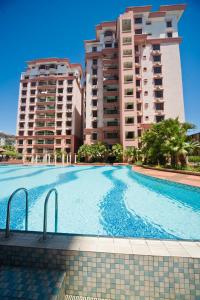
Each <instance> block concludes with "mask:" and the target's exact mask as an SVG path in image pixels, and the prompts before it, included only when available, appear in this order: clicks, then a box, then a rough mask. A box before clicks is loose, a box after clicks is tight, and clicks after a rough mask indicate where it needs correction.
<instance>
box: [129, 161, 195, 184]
mask: <svg viewBox="0 0 200 300" xmlns="http://www.w3.org/2000/svg"><path fill="white" fill-rule="evenodd" d="M133 170H134V171H136V172H138V173H141V174H144V175H149V176H153V177H156V178H160V179H166V180H170V181H173V182H178V183H182V184H189V185H193V186H196V187H200V176H197V175H188V174H180V173H175V172H166V171H162V170H153V169H147V168H142V167H139V166H134V167H133Z"/></svg>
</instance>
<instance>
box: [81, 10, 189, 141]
mask: <svg viewBox="0 0 200 300" xmlns="http://www.w3.org/2000/svg"><path fill="white" fill-rule="evenodd" d="M151 9H152V7H151V6H143V7H128V8H127V9H126V11H125V12H124V13H123V14H121V15H120V16H119V17H118V18H117V20H115V21H112V22H103V23H101V24H100V25H97V26H96V38H95V40H87V41H85V52H86V89H85V95H84V128H85V129H84V141H85V143H87V144H91V143H96V142H97V141H102V142H105V143H107V144H108V145H109V146H111V145H113V144H115V143H121V144H122V145H123V146H124V147H131V146H136V147H138V146H140V137H141V134H142V132H143V130H145V129H146V128H149V127H150V126H151V124H152V123H156V122H160V121H161V120H164V119H167V118H176V117H179V120H180V121H184V103H183V88H182V75H181V62H180V53H179V44H180V42H181V37H179V35H178V22H179V19H180V17H181V15H182V13H183V11H184V9H185V5H169V6H160V9H159V10H158V11H156V12H152V11H151Z"/></svg>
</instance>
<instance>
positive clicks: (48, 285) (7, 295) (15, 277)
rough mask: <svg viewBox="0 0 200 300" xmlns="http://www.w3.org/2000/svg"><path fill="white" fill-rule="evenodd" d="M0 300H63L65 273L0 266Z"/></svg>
mask: <svg viewBox="0 0 200 300" xmlns="http://www.w3.org/2000/svg"><path fill="white" fill-rule="evenodd" d="M0 299H2V300H14V299H16V300H33V299H37V300H63V299H65V272H62V271H57V270H44V269H34V268H26V267H13V266H1V267H0Z"/></svg>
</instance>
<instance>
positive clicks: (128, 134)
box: [125, 131, 135, 140]
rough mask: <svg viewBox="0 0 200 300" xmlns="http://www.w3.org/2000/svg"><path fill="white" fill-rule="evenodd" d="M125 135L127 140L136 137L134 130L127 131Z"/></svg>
mask: <svg viewBox="0 0 200 300" xmlns="http://www.w3.org/2000/svg"><path fill="white" fill-rule="evenodd" d="M125 136H126V140H130V139H134V137H135V132H134V131H126V133H125Z"/></svg>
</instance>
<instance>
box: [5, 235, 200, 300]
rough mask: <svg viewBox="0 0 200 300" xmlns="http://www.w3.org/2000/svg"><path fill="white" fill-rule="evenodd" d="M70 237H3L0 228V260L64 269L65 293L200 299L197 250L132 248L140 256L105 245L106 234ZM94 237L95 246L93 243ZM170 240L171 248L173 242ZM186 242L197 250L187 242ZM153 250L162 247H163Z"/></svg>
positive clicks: (199, 268)
mask: <svg viewBox="0 0 200 300" xmlns="http://www.w3.org/2000/svg"><path fill="white" fill-rule="evenodd" d="M73 238H74V239H75V241H76V240H77V237H76V236H75V237H73V236H70V237H67V236H64V235H60V236H53V238H52V237H51V238H50V239H49V240H47V241H45V242H42V241H40V240H39V235H38V234H29V233H27V234H19V233H16V234H15V236H14V237H11V238H9V239H5V238H4V235H3V233H1V234H0V265H14V266H31V267H35V268H45V269H56V270H64V271H66V283H65V285H66V294H69V295H76V296H87V297H97V298H103V299H113V300H114V299H115V300H117V299H119V300H122V299H159V300H160V299H200V255H197V256H196V257H195V255H194V257H192V256H191V255H189V254H188V255H186V253H187V252H180V253H182V256H181V255H180V256H178V255H177V253H178V252H177V250H176V251H175V252H174V253H176V255H175V256H172V255H168V253H167V252H163V253H164V255H154V254H153V253H154V251H153V250H151V252H150V250H144V249H143V250H142V248H141V251H136V252H141V255H140V254H134V247H133V248H130V249H132V250H130V249H128V250H127V247H125V246H123V247H122V248H119V247H118V248H116V250H113V248H112V247H110V250H109V245H111V243H110V242H111V239H109V238H107V239H105V238H102V241H101V238H89V240H88V239H87V237H78V239H79V246H77V244H76V243H75V244H74V242H73ZM95 239H98V245H99V247H96V248H94V245H95ZM112 240H113V239H112ZM114 240H115V239H114ZM118 240H120V239H118ZM121 240H122V241H123V244H122V245H125V243H124V242H127V241H128V243H129V244H130V243H132V242H133V244H132V245H134V239H121ZM88 241H89V242H88ZM144 242H145V240H144ZM154 242H155V241H154ZM158 242H159V241H158ZM145 243H146V242H145ZM169 243H172V245H173V247H175V245H176V243H178V242H169ZM174 243H175V244H174ZM81 245H82V246H81ZM135 245H137V243H136V244H135ZM158 245H159V244H158ZM160 245H161V244H160ZM191 245H192V246H191ZM170 247H171V246H170ZM189 247H190V248H191V247H193V248H191V249H196V248H195V243H192V242H191V243H189ZM198 247H199V250H200V246H199V245H197V248H198ZM76 248H77V249H76ZM73 249H76V250H73ZM87 249H88V250H87ZM90 249H91V250H90ZM93 249H96V251H95V250H93ZM117 249H118V250H117ZM135 249H137V247H136V248H135ZM152 249H153V248H152ZM144 251H145V252H144ZM155 251H161V252H162V249H161V250H160V249H155ZM123 252H124V253H123ZM128 253H129V254H128ZM142 253H143V254H142ZM144 253H145V254H144ZM155 253H157V252H155ZM199 254H200V253H199Z"/></svg>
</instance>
